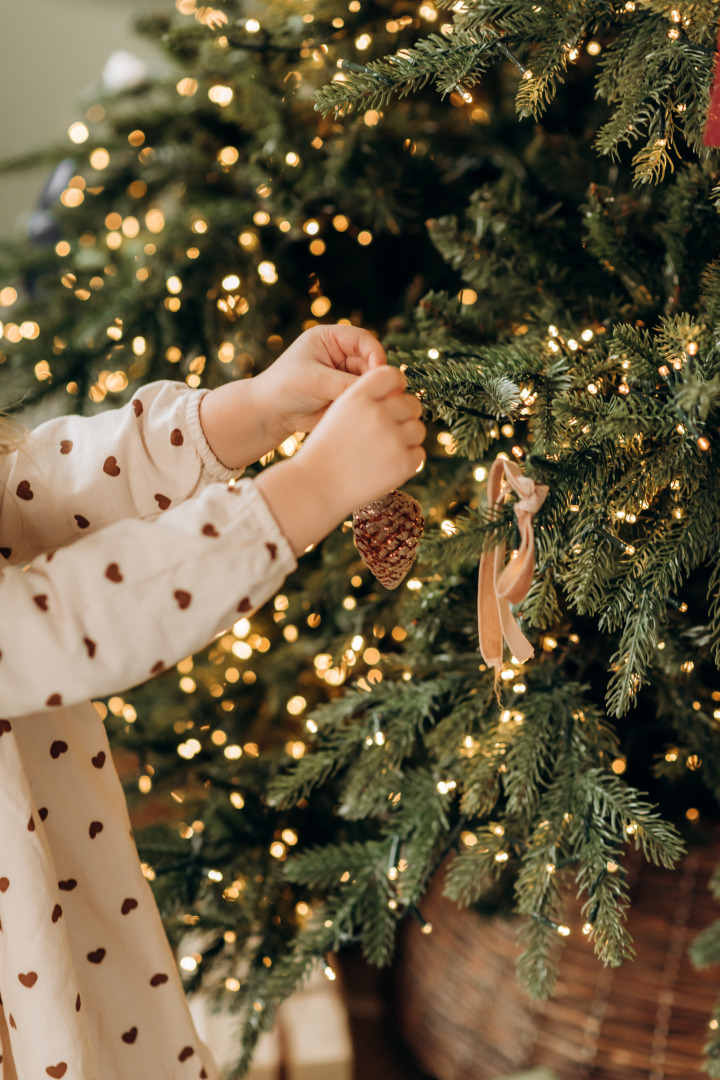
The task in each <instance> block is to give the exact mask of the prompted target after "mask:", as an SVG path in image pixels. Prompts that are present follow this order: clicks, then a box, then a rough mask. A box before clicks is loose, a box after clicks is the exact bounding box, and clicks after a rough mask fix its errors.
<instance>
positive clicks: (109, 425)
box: [0, 381, 238, 565]
mask: <svg viewBox="0 0 720 1080" xmlns="http://www.w3.org/2000/svg"><path fill="white" fill-rule="evenodd" d="M211 392H212V391H202V390H191V389H190V388H189V387H187V386H185V385H184V384H183V383H179V382H177V383H176V382H170V381H160V382H153V383H149V384H148V385H146V386H143V387H142V388H141V389H140V390H138V391H137V392H136V393H135V395H134V396H133V398H132V400H131V401H130V402H128V404H127V405H124V406H122V407H121V408H119V409H114V410H111V409H108V410H107V411H105V412H103V413H100V414H98V415H97V416H92V417H83V416H62V417H57V418H56V419H54V420H49V421H47V422H46V423H44V424H41V425H40V426H39V427H37V428H35V430H34V431H32V432H30V434H29V436H28V438H27V439H26V440H25V442H24V443H23V445H22V446H21V448H20V449H19V450H18V451H17V452H16V453H14V454H12V455H8V456H7V457H1V458H0V478H1V479H2V484H0V553H1V555H2V558H0V564H2V565H7V564H8V563H9V564H15V563H20V562H29V561H30V560H31V559H33V558H35V556H36V555H38V554H40V553H42V552H45V551H47V550H48V549H50V548H57V547H61V546H63V545H65V544H68V543H71V542H72V541H74V540H77V539H80V538H81V537H86V536H88V535H89V534H91V533H94V532H96V531H97V530H98V529H102V528H104V527H105V526H106V525H110V524H112V523H113V522H116V521H120V520H122V519H123V518H129V517H132V518H155V517H158V516H159V515H161V514H162V513H164V512H166V511H167V510H169V509H170V508H172V507H175V506H177V505H178V504H180V503H182V502H184V501H185V500H186V499H188V498H190V497H191V496H193V495H196V494H197V493H198V492H199V491H202V489H203V488H204V487H205V486H206V485H207V484H209V483H211V482H212V481H217V480H225V481H227V480H229V479H230V478H231V477H234V476H236V475H237V472H238V470H237V469H234V470H233V469H228V468H226V467H225V466H224V465H223V464H221V463H220V462H219V461H218V460H217V458H216V456H215V455H214V454H213V452H212V451H211V449H210V447H209V446H208V444H207V440H206V438H205V436H204V434H203V430H202V427H201V424H200V416H199V408H200V403H201V401H202V398H203V397H204V396H205V395H207V394H208V393H211Z"/></svg>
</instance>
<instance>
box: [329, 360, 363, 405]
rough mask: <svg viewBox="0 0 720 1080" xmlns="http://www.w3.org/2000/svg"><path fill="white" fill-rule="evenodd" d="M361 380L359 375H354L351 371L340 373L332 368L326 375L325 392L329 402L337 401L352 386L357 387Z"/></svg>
mask: <svg viewBox="0 0 720 1080" xmlns="http://www.w3.org/2000/svg"><path fill="white" fill-rule="evenodd" d="M359 379H360V376H359V375H352V374H351V373H350V372H349V371H338V370H337V368H332V369H331V370H329V371H327V373H326V374H325V377H324V380H323V391H324V393H325V394H326V396H327V398H328V400H329V401H335V400H336V399H337V398H339V397H340V395H341V394H342V393H344V392H345V391H346V390H349V389H350V387H351V386H355V384H356V383H357V382H358V380H359Z"/></svg>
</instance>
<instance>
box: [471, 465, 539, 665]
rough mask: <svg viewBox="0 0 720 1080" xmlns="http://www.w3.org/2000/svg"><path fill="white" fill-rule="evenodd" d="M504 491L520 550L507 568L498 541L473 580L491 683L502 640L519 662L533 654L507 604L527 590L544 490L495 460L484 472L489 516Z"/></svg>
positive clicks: (500, 660)
mask: <svg viewBox="0 0 720 1080" xmlns="http://www.w3.org/2000/svg"><path fill="white" fill-rule="evenodd" d="M510 490H513V491H515V492H516V493H517V495H518V496H519V498H518V501H517V502H516V503H515V506H514V510H515V517H516V519H517V526H518V530H519V532H520V546H519V547H518V549H517V552H513V554H512V556H511V558H510V560H509V562H508V563H507V565H505V542H504V541H503V542H502V543H500V544H498V545H497V546H496V547H495V548H493V549H492V550H491V551H484V552H483V553H482V556H481V558H480V573H479V578H478V634H479V637H480V652H481V653H482V658H483V660H484V661H485V663H486V664H487V665H488V666H489V667H494V668H495V677H496V685H497V678H498V677H499V674H500V670H501V668H502V664H503V648H504V642H506V641H507V643H508V645H509V647H510V649H511V651H512V654H513V656H515V657H517V659H518V660H519V661H520V662H521V663H522V662H524V661H525V660H529V659H530V657H531V656H532V655H533V647H532V645H531V644H530V642H529V641H528V639H527V638H526V637H525V635H524V634H523V632H522V630H521V629H520V627H519V625H518V623H517V621H516V619H515V617H514V615H513V613H512V611H511V610H510V605H511V604H519V603H520V602H521V601H522V600H524V599H525V597H526V596H527V594H528V591H529V589H530V584H531V582H532V578H533V572H534V569H535V534H534V532H533V518H534V516H535V514H537V512H538V510H539V509H540V507H541V506H542V504H543V503H544V502H545V498H546V496H547V493H548V491H549V490H550V489H549V488H548V486H547V485H546V484H538V483H536V482H535V480H531V479H530V478H529V477H527V476H525V475H524V474H523V472H522V470H521V469H520V468H519V466H518V465H516V464H515V462H514V461H508V460H506V459H505V458H497V460H496V461H494V462H493V464H492V467H491V469H490V475H489V476H488V485H487V499H488V506H489V507H490V510H491V513H493V514H495V515H497V512H498V509H499V507H500V505H501V504H502V502H503V500H504V499H505V496H506V495H507V494H508V493H509V492H510Z"/></svg>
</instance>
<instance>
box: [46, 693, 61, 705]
mask: <svg viewBox="0 0 720 1080" xmlns="http://www.w3.org/2000/svg"><path fill="white" fill-rule="evenodd" d="M45 704H46V705H62V695H61V694H51V695H50V697H49V698H48V699H47V701H46V702H45Z"/></svg>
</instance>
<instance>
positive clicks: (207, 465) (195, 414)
mask: <svg viewBox="0 0 720 1080" xmlns="http://www.w3.org/2000/svg"><path fill="white" fill-rule="evenodd" d="M209 393H210V390H209V389H205V390H196V391H194V392H193V393H190V394H188V395H187V406H186V408H187V413H186V422H187V430H188V433H189V435H190V438H191V439H192V442H193V446H194V447H195V449H196V450H197V452H198V454H199V456H200V460H201V461H202V463H203V468H204V469H205V471H206V473H207V474H208V475H209V477H210V478H211V479H213V480H232V479H237V478H238V477H240V476H242V473H243V470H242V469H228V467H227V466H226V465H223V463H222V462H221V461H219V460H218V458H217V457H216V456H215V454H214V453H213V452H212V450H211V449H210V444H209V443H208V441H207V439H206V438H205V432H204V431H203V429H202V424H201V423H200V402H201V401H202V399H203V398H204V397H205V395H206V394H209Z"/></svg>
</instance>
